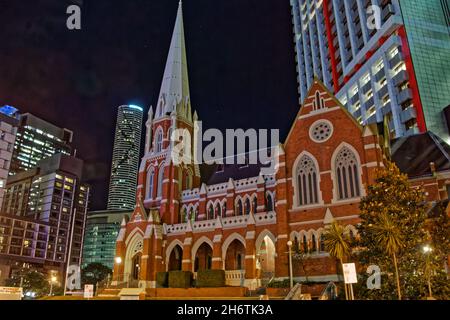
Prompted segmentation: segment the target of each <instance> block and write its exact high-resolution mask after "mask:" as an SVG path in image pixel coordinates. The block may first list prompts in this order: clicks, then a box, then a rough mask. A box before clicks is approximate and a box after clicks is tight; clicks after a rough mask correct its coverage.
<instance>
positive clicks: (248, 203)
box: [245, 198, 252, 214]
mask: <svg viewBox="0 0 450 320" xmlns="http://www.w3.org/2000/svg"><path fill="white" fill-rule="evenodd" d="M251 209H252V207H251V205H250V199H249V198H247V199H245V214H250V210H251Z"/></svg>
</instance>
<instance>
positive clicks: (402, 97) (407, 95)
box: [397, 88, 413, 104]
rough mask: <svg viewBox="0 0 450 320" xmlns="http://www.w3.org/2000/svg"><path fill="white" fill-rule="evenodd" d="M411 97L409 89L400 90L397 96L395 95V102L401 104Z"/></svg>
mask: <svg viewBox="0 0 450 320" xmlns="http://www.w3.org/2000/svg"><path fill="white" fill-rule="evenodd" d="M412 97H413V95H412V91H411V89H409V88H408V89H405V90H402V91H401V92H400V93H399V94H398V95H397V101H398V103H399V104H403V103H405V102H407V101H409V100H411V99H412Z"/></svg>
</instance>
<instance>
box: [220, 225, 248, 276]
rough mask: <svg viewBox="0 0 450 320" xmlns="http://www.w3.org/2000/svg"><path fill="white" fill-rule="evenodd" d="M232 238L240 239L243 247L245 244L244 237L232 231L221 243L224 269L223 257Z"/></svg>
mask: <svg viewBox="0 0 450 320" xmlns="http://www.w3.org/2000/svg"><path fill="white" fill-rule="evenodd" d="M234 240H238V241H240V242H241V243H242V244H243V245H244V248H245V247H246V246H245V238H244V237H243V236H242V235H240V234H239V233H237V232H234V233H233V234H231V235H230V236H229V237H228V238H227V239H226V240H225V241H224V243H223V244H222V262H223V267H224V269H225V258H226V256H227V250H228V247H229V246H230V244H231V243H232V242H233V241H234Z"/></svg>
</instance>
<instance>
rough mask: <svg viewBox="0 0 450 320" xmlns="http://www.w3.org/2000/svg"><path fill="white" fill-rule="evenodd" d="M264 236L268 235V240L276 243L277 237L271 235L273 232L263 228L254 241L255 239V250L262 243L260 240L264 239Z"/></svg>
mask: <svg viewBox="0 0 450 320" xmlns="http://www.w3.org/2000/svg"><path fill="white" fill-rule="evenodd" d="M266 236H267V237H269V238H270V240H272V242H273V244H276V243H277V238H275V236H274V235H273V233H272V232H270V231H269V230H267V229H264V230H263V231H261V232H260V233H259V235H258V238H256V241H255V247H256V250H257V251H258V250H259V248H260V247H261V244H262V242H263V241H264V238H265V237H266Z"/></svg>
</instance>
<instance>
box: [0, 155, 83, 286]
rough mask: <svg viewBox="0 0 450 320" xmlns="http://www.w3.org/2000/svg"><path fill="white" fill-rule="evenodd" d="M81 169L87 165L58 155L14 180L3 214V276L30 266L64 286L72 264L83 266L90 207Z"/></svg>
mask: <svg viewBox="0 0 450 320" xmlns="http://www.w3.org/2000/svg"><path fill="white" fill-rule="evenodd" d="M82 168H83V161H82V160H80V159H77V158H74V157H70V156H66V155H63V154H56V155H54V156H52V157H50V158H47V159H45V160H41V161H40V162H39V163H38V165H37V166H36V167H35V168H33V169H32V170H27V171H22V172H19V173H17V174H16V175H14V176H10V177H9V179H8V183H7V186H6V189H7V190H6V193H5V199H4V202H3V207H2V213H1V214H0V265H2V266H3V267H1V269H2V270H3V271H4V272H3V277H6V278H7V277H8V276H10V275H11V273H12V272H14V270H15V269H16V268H19V267H21V266H23V265H24V264H27V265H34V266H36V267H38V268H41V269H43V270H47V271H50V270H52V271H54V272H58V273H59V275H60V277H59V279H60V280H61V281H64V279H65V277H64V275H65V272H66V270H67V266H68V265H76V266H80V265H81V258H82V247H83V234H84V227H85V221H86V214H87V208H88V202H89V186H87V185H85V184H83V183H81V174H82ZM6 269H8V272H5V270H6Z"/></svg>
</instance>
